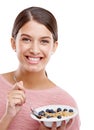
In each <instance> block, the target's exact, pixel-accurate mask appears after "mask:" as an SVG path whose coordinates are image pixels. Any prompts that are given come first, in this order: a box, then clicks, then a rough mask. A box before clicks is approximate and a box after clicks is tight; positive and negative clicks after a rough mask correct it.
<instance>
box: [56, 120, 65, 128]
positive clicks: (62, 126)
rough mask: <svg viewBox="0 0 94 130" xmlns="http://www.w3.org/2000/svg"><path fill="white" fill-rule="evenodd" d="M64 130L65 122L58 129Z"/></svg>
mask: <svg viewBox="0 0 94 130" xmlns="http://www.w3.org/2000/svg"><path fill="white" fill-rule="evenodd" d="M65 129H66V121H65V120H64V121H62V123H61V126H60V127H59V129H58V130H65Z"/></svg>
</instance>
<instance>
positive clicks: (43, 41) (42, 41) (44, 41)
mask: <svg viewBox="0 0 94 130" xmlns="http://www.w3.org/2000/svg"><path fill="white" fill-rule="evenodd" d="M41 43H42V44H48V43H49V41H48V40H41Z"/></svg>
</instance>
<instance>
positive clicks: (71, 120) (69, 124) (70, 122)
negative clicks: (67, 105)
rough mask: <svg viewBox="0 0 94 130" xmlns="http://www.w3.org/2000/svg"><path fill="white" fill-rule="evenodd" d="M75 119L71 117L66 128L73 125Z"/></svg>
mask: <svg viewBox="0 0 94 130" xmlns="http://www.w3.org/2000/svg"><path fill="white" fill-rule="evenodd" d="M72 122H73V119H70V120H69V121H68V122H67V124H66V128H68V127H70V126H71V125H72Z"/></svg>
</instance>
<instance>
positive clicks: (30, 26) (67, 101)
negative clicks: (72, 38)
mask: <svg viewBox="0 0 94 130" xmlns="http://www.w3.org/2000/svg"><path fill="white" fill-rule="evenodd" d="M11 46H12V48H13V50H14V51H15V52H16V54H17V57H18V60H19V66H18V68H17V70H15V71H12V72H8V73H4V74H1V75H0V91H1V94H0V99H2V100H0V106H2V107H1V108H0V119H1V120H0V130H1V129H2V130H54V129H55V130H56V129H57V130H79V126H80V125H79V124H80V123H79V116H76V117H75V118H73V119H72V120H70V121H69V122H68V123H66V122H65V121H63V122H62V125H61V126H60V127H59V128H56V124H55V123H53V125H52V128H47V127H45V126H44V124H43V123H38V122H37V121H35V120H33V119H32V118H31V117H30V104H31V105H32V107H33V108H37V107H40V106H43V105H49V104H62V105H70V106H73V107H76V108H77V105H76V102H75V101H74V99H73V98H72V97H71V96H70V95H69V94H68V93H67V92H66V91H64V90H63V89H61V88H60V87H58V86H57V85H56V84H55V83H53V82H52V81H51V80H50V79H49V78H48V77H47V74H46V71H45V68H46V65H47V63H48V61H49V59H50V57H51V55H52V54H53V53H54V52H55V51H56V49H57V46H58V29H57V22H56V19H55V17H54V16H53V14H52V13H51V12H49V11H48V10H46V9H43V8H40V7H30V8H27V9H24V10H23V11H22V12H20V13H19V14H18V16H17V18H16V19H15V22H14V25H13V29H12V37H11Z"/></svg>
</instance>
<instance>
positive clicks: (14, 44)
mask: <svg viewBox="0 0 94 130" xmlns="http://www.w3.org/2000/svg"><path fill="white" fill-rule="evenodd" d="M11 47H12V49H13V50H14V51H16V43H15V39H14V38H13V37H12V38H11Z"/></svg>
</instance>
